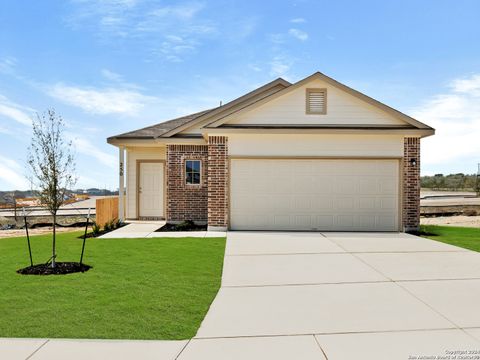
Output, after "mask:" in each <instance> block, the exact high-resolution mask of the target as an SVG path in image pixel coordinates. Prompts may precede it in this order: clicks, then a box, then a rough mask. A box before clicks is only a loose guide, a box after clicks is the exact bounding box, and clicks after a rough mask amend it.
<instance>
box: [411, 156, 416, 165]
mask: <svg viewBox="0 0 480 360" xmlns="http://www.w3.org/2000/svg"><path fill="white" fill-rule="evenodd" d="M410 165H412V166H415V165H417V160H416V159H415V158H411V159H410Z"/></svg>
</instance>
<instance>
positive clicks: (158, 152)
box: [126, 147, 166, 219]
mask: <svg viewBox="0 0 480 360" xmlns="http://www.w3.org/2000/svg"><path fill="white" fill-rule="evenodd" d="M165 159H166V148H165V147H155V148H148V147H135V148H127V206H126V209H127V216H126V218H127V219H134V218H136V216H137V212H136V206H137V205H136V204H137V200H136V196H137V160H165Z"/></svg>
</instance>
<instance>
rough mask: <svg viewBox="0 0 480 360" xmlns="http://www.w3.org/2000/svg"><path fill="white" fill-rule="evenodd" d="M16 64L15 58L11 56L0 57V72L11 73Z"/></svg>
mask: <svg viewBox="0 0 480 360" xmlns="http://www.w3.org/2000/svg"><path fill="white" fill-rule="evenodd" d="M16 65H17V59H16V58H14V57H13V56H7V57H5V58H3V59H0V73H4V74H13V73H14V72H15V71H14V68H15V66H16Z"/></svg>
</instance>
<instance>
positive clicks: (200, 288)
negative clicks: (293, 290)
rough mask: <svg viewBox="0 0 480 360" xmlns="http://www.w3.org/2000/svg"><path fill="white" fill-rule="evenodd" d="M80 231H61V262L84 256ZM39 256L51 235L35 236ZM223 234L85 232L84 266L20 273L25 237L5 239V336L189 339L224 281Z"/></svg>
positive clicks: (1, 313)
mask: <svg viewBox="0 0 480 360" xmlns="http://www.w3.org/2000/svg"><path fill="white" fill-rule="evenodd" d="M79 235H80V233H78V232H74V233H63V234H60V235H58V238H57V249H58V258H57V261H79V257H80V251H81V246H82V240H80V239H78V238H77V237H78V236H79ZM31 241H32V251H33V260H34V263H41V262H45V261H46V260H48V259H49V257H50V248H51V237H50V236H44V235H42V236H35V237H32V239H31ZM224 250H225V238H179V239H175V238H166V239H165V238H164V239H95V238H93V239H87V245H86V250H85V256H84V262H85V263H86V264H88V265H92V266H93V269H90V270H89V271H88V272H85V273H83V274H82V273H77V274H70V275H49V276H34V275H19V274H17V273H16V270H17V269H19V268H22V267H25V266H28V265H29V260H28V252H27V244H26V239H25V238H9V239H0V337H40V338H102V339H187V338H191V337H192V336H194V335H195V333H196V331H197V329H198V327H199V326H200V323H201V321H202V320H203V318H204V316H205V314H206V312H207V310H208V308H209V306H210V304H211V302H212V301H213V299H214V297H215V295H216V293H217V291H218V289H219V287H220V279H221V272H222V265H223V255H224Z"/></svg>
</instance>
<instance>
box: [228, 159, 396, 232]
mask: <svg viewBox="0 0 480 360" xmlns="http://www.w3.org/2000/svg"><path fill="white" fill-rule="evenodd" d="M230 189H231V190H230V196H231V199H230V227H231V228H232V229H233V230H331V231H398V221H399V219H398V211H399V209H398V207H399V194H398V191H399V162H398V160H357V159H355V160H354V159H345V160H343V159H342V160H338V159H333V160H303V159H301V160H299V159H295V160H294V159H292V160H278V159H272V160H268V159H254V160H252V159H235V160H232V161H231V180H230Z"/></svg>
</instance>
